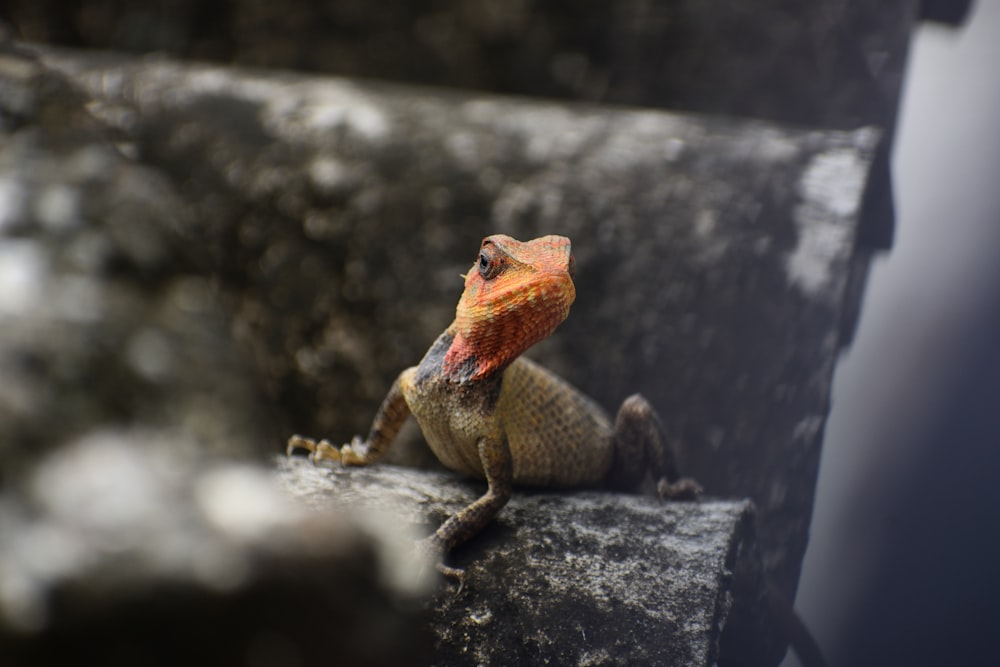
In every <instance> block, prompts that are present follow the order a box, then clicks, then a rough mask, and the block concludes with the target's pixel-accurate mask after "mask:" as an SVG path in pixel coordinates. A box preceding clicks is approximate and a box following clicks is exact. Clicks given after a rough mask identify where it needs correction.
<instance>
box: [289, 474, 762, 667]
mask: <svg viewBox="0 0 1000 667" xmlns="http://www.w3.org/2000/svg"><path fill="white" fill-rule="evenodd" d="M278 469H279V479H280V480H281V482H282V483H283V484H284V486H285V488H286V490H287V491H288V492H289V493H290V494H292V495H293V496H294V497H296V498H299V499H301V500H302V501H303V502H304V504H307V505H310V506H312V507H314V508H323V507H339V508H341V511H343V509H342V508H343V506H344V505H347V506H349V507H351V508H353V510H354V511H357V512H366V513H377V514H380V515H383V516H392V517H397V518H402V519H404V520H405V521H406V522H407V523H409V524H412V525H416V526H421V527H424V526H430V527H431V528H432V527H433V526H434V525H436V524H437V523H439V522H440V520H441V519H442V518H443V517H444V516H446V515H448V514H451V513H453V512H455V511H457V510H459V509H461V508H462V507H464V506H465V505H467V504H468V503H469V502H471V501H472V500H474V499H475V498H476V497H478V496H479V495H481V494H482V492H483V491H484V490H485V485H484V484H483V483H481V482H473V481H469V480H464V479H462V478H460V477H458V476H456V475H453V474H451V473H438V472H431V471H418V470H413V469H409V468H403V467H397V466H391V465H381V466H372V467H369V468H351V469H344V468H340V467H339V466H336V467H334V468H333V469H331V470H324V469H320V468H317V467H314V466H313V465H312V464H311V463H309V462H308V461H306V460H305V459H301V458H299V459H281V460H279V462H278ZM755 555H756V552H755V544H754V532H753V520H752V512H751V508H750V505H749V503H747V502H746V501H709V502H702V503H663V502H661V501H659V500H657V499H655V498H644V497H639V496H628V495H621V494H611V493H599V492H580V493H566V492H560V493H555V492H545V491H538V490H536V491H524V490H522V491H520V492H517V493H515V494H514V496H513V498H512V499H511V502H510V503H509V504H508V505H507V506H506V507H505V508H504V509H503V511H502V512H501V513H500V515H499V516H498V518H497V520H496V522H495V523H494V524H493V525H492V526H490V528H489V529H487V531H486V532H485V533H484V534H483V535H482V536H481V537H479V538H477V539H475V540H473V541H472V542H471V543H469V544H468V545H467V546H466V547H464V548H461V549H459V550H458V551H457V552H456V554H455V555H454V557H453V558H452V559H450V561H449V562H450V563H451V564H453V565H456V566H460V567H464V568H466V583H465V585H464V586H463V587H462V589H461V590H460V591H458V592H456V588H455V587H454V586H445V587H443V588H442V589H440V590H439V591H438V593H437V594H436V596H435V598H434V601H433V604H432V610H433V617H432V619H431V622H430V623H431V628H432V629H433V632H434V634H435V637H436V646H435V653H434V664H437V665H497V666H499V665H510V664H571V665H635V664H660V665H675V666H677V667H681V666H687V665H692V666H693V665H700V666H704V667H708V666H709V665H713V664H716V662H717V661H719V660H720V656H719V645H720V640H721V639H722V637H723V635H724V633H726V632H734V633H740V632H741V631H742V630H741V628H740V622H745V621H746V618H742V619H740V620H739V621H736V620H734V619H733V618H732V617H730V609H731V608H732V607H733V606H734V599H733V598H734V593H733V591H734V590H740V591H741V593H742V594H743V595H744V596H746V599H741V600H738V601H735V605H736V606H740V605H752V604H755V600H754V597H755V596H758V597H759V596H761V595H762V591H761V590H760V589H759V588H758V589H756V590H754V588H753V587H752V586H750V585H745V584H744V583H743V582H735V581H734V579H735V573H736V572H737V570H739V571H740V572H747V571H751V570H752V564H751V567H749V568H748V567H746V566H743V567H742V568H737V560H738V558H741V557H742V558H747V559H751V558H752V557H753V556H755ZM758 566H759V562H758ZM750 583H756V585H757V586H758V587H759V586H760V585H761V583H762V582H761V581H760V580H759V579H758V580H756V582H750ZM741 584H743V585H741ZM757 611H758V613H759V612H760V610H759V609H758V610H757ZM768 630H770V631H771V632H773V630H774V628H773V627H770V628H769V627H767V626H766V625H765V627H764V629H763V630H762V631H759V632H758V634H757V635H756V637H755V638H754V639H755V643H754V644H752V645H751V644H743V645H742V646H740V651H741V657H742V660H743V661H744V662H743V663H741V664H773V663H774V662H775V658H774V655H773V654H774V651H775V649H776V648H777V650H778V651H779V652H780V651H781V647H780V646H777V647H776V646H775V644H774V641H775V639H774V636H773V635H768V634H767V631H768ZM768 642H771V643H770V645H768ZM768 650H770V651H771V653H772V655H771V656H770V659H766V658H765V656H766V653H767V651H768ZM721 660H722V663H721V664H727V663H726V658H725V656H722V658H721Z"/></svg>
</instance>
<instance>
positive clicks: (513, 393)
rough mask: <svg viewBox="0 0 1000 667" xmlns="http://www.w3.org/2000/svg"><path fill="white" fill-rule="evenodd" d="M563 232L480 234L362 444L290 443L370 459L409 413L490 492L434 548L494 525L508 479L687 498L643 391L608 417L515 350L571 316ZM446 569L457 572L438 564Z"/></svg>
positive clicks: (457, 466) (430, 541)
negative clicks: (417, 356) (444, 313)
mask: <svg viewBox="0 0 1000 667" xmlns="http://www.w3.org/2000/svg"><path fill="white" fill-rule="evenodd" d="M572 275H573V255H572V253H571V252H570V242H569V239H567V238H565V237H562V236H543V237H541V238H538V239H535V240H533V241H527V242H524V243H522V242H520V241H517V240H515V239H512V238H511V237H509V236H504V235H495V236H489V237H487V238H485V239H484V240H483V243H482V246H481V248H480V251H479V257H478V259H477V261H476V263H475V264H473V266H472V268H471V269H470V270H469V272H468V274H466V277H465V291H464V292H463V294H462V298H461V299H460V300H459V302H458V307H457V308H456V312H455V321H454V322H452V323H451V325H450V326H449V327H448V328H447V329H446V330H445V331H444V333H442V334H441V335H440V336H439V337H438V339H437V340H436V341H435V342H434V344H433V345H432V346H431V348H430V350H428V351H427V354H426V355H425V356H424V358H423V360H421V362H420V364H419V365H417V366H414V367H412V368H408V369H406V370H405V371H403V372H402V373H401V374H400V375H399V377H398V378H397V379H396V382H395V383H393V385H392V388H391V389H390V390H389V394H388V395H387V396H386V397H385V400H384V401H383V402H382V406H381V407H380V408H379V411H378V414H377V415H376V416H375V420H374V422H373V423H372V427H371V430H370V431H369V433H368V437H367V439H365V440H361V439H360V438H359V437H355V438H354V440H353V441H352V442H351V443H350V444H347V445H344V446H342V447H339V448H337V447H334V446H333V445H331V444H330V443H329V442H327V441H326V440H323V441H321V442H319V443H316V442H315V441H313V440H310V439H307V438H303V437H301V436H292V437H291V438H290V439H289V441H288V451H289V452H291V451H292V450H294V449H298V448H304V449H308V450H309V451H310V452H311V453H312V454H311V455H312V457H313V460H319V459H332V460H335V461H340V463H342V464H344V465H368V464H370V463H373V462H375V461H377V460H378V459H379V457H381V456H382V454H383V453H385V451H386V449H387V448H388V447H389V445H390V444H391V443H392V441H393V439H395V437H396V434H397V433H398V432H399V429H400V427H402V425H403V422H404V421H405V420H406V418H407V416H408V415H409V414H411V413H412V414H413V416H414V417H415V418H416V420H417V423H418V424H419V425H420V429H421V430H422V431H423V434H424V438H425V439H426V440H427V444H428V445H430V448H431V450H432V451H433V452H434V454H435V455H436V456H437V457H438V459H439V460H440V461H441V463H443V464H444V465H445V466H447V467H449V468H451V469H452V470H456V471H458V472H461V473H464V474H466V475H470V476H474V477H479V478H484V477H485V479H486V482H487V485H488V489H487V491H486V494H485V495H483V496H482V497H481V498H479V499H478V500H476V501H475V502H474V503H472V504H471V505H469V506H468V507H466V508H465V509H463V510H462V511H460V512H458V513H457V514H455V515H454V516H452V517H451V518H449V519H448V520H447V521H445V522H444V524H442V525H441V527H440V528H438V530H437V531H436V532H435V533H434V534H433V535H431V536H430V537H429V538H427V540H425V541H424V542H423V545H422V548H423V549H424V550H426V551H430V552H434V553H435V554H436V555H441V554H442V553H443V552H446V551H449V550H451V549H453V548H454V547H455V546H457V545H458V544H461V543H462V542H464V541H466V540H467V539H469V538H470V537H472V536H473V535H475V534H476V533H478V532H479V531H480V530H482V528H483V527H484V526H485V525H486V524H487V523H489V521H490V520H491V519H492V518H493V517H494V516H496V514H497V512H499V511H500V509H501V508H502V507H503V506H504V505H505V504H506V503H507V500H508V499H509V498H510V494H511V488H512V486H513V485H515V484H527V485H533V486H552V487H572V486H600V485H605V486H608V487H610V488H615V489H623V490H627V489H635V488H637V487H638V486H639V484H640V483H641V482H642V481H643V478H644V477H645V476H646V475H647V474H648V473H649V472H650V471H651V472H652V477H653V480H654V481H656V482H657V488H658V490H659V492H660V494H661V495H662V496H669V497H675V498H691V497H694V496H696V495H697V493H698V491H699V489H698V486H697V484H695V483H694V482H693V481H691V480H689V479H678V477H679V475H678V472H677V465H676V459H675V456H674V454H673V451H672V449H671V448H670V447H669V446H668V443H667V441H666V439H665V438H664V437H663V434H662V429H661V428H660V425H659V421H658V420H657V418H656V414H655V413H654V411H653V409H652V408H651V407H650V405H649V403H647V402H646V400H645V399H644V398H642V397H641V396H639V395H634V396H631V397H629V398H628V399H626V400H625V402H624V403H623V404H622V407H621V408H620V409H619V411H618V417H617V419H616V421H615V423H614V425H612V423H611V420H610V419H609V418H608V416H607V415H606V414H605V413H604V411H603V410H602V409H601V408H600V407H599V406H598V405H597V404H596V403H594V402H593V401H592V400H591V399H589V398H587V397H586V396H584V395H583V394H582V393H580V392H579V391H577V390H576V389H574V388H573V387H572V386H570V385H569V384H567V383H566V382H565V381H563V380H562V379H560V378H558V377H556V376H555V375H553V374H552V373H550V372H549V371H547V370H545V369H544V368H542V367H541V366H538V365H537V364H535V363H533V362H531V361H528V360H527V359H524V358H522V357H520V355H521V353H522V352H524V351H525V350H527V349H528V348H529V347H531V346H532V345H534V344H535V343H537V342H538V341H540V340H542V339H543V338H546V337H547V336H548V335H549V334H551V333H552V331H554V330H555V328H556V327H557V326H558V325H559V324H560V323H561V322H562V321H563V320H564V319H566V316H567V315H568V314H569V307H570V305H571V304H572V303H573V300H574V299H575V298H576V289H575V287H574V286H573V280H572ZM439 569H441V570H442V571H444V572H446V573H448V574H453V575H460V571H458V570H454V569H451V568H447V567H445V566H442V565H439Z"/></svg>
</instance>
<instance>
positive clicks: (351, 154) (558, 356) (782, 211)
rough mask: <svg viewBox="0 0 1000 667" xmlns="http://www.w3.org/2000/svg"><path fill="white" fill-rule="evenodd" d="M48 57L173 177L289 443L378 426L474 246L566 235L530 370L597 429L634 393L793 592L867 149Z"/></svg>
mask: <svg viewBox="0 0 1000 667" xmlns="http://www.w3.org/2000/svg"><path fill="white" fill-rule="evenodd" d="M44 60H45V62H46V63H47V64H48V65H50V66H52V67H54V68H57V69H59V70H61V71H63V72H65V73H66V75H67V76H69V77H71V78H72V79H73V80H74V81H76V82H77V83H78V84H79V85H81V86H82V87H83V88H84V89H85V90H86V91H87V92H88V94H90V95H92V96H93V97H94V104H93V105H92V108H93V109H95V113H98V114H99V115H100V117H101V118H102V119H103V120H105V122H107V123H109V124H112V125H114V126H115V127H117V128H118V129H119V130H120V131H121V132H122V133H123V134H124V135H125V136H127V137H128V138H129V139H130V140H131V141H133V142H134V145H135V149H136V151H137V154H138V155H139V156H141V159H142V160H143V161H144V162H147V163H150V164H155V165H157V166H159V167H161V168H162V169H164V170H165V171H166V172H167V173H168V174H169V175H170V176H171V178H172V179H173V182H174V183H175V184H176V187H177V188H178V189H179V190H180V192H181V193H182V197H183V199H184V201H185V203H186V205H187V206H189V207H190V208H191V210H192V211H193V214H192V216H191V217H190V218H188V221H189V222H190V223H191V224H190V225H189V226H187V227H185V230H184V235H185V237H186V238H187V239H189V241H190V242H189V244H188V249H189V251H190V253H191V254H190V257H191V258H192V261H195V262H197V263H198V265H199V266H200V267H201V269H202V270H203V271H205V272H206V273H211V274H212V275H215V276H218V277H219V280H220V285H221V287H222V289H221V292H222V298H223V299H224V301H225V302H226V304H227V306H228V308H229V309H230V311H231V312H232V313H233V317H234V329H235V331H236V332H237V334H238V336H239V337H240V340H241V341H242V342H243V343H244V345H245V346H246V347H247V348H248V349H250V350H252V353H253V355H254V357H255V360H256V364H257V367H258V369H259V372H260V373H261V374H262V376H263V377H264V378H265V382H266V386H267V387H268V389H269V390H270V392H271V395H272V396H273V400H274V403H275V405H277V406H278V408H279V409H280V410H281V411H282V413H283V416H284V418H285V423H286V426H287V428H288V430H289V432H290V431H292V430H295V431H298V432H304V433H307V434H315V435H328V436H331V437H333V438H343V439H346V438H349V437H350V436H351V435H352V434H353V433H360V432H365V430H366V429H367V427H368V422H369V420H370V418H371V415H372V414H373V412H374V409H375V407H376V406H377V404H378V402H379V401H380V400H381V398H382V395H383V393H384V392H385V390H386V388H387V387H388V386H389V384H390V383H391V382H392V379H393V378H394V377H395V375H396V374H397V373H398V372H399V371H400V370H402V369H403V368H405V367H407V366H409V365H412V364H414V363H416V362H417V360H419V359H420V357H421V356H422V355H423V352H424V351H425V350H426V348H427V346H428V345H429V344H430V342H431V341H432V340H433V339H434V337H435V336H436V335H437V334H438V333H439V332H440V331H441V330H442V329H443V328H444V327H445V326H446V325H447V324H448V322H449V321H450V319H451V317H452V314H453V309H454V304H455V303H456V302H457V299H458V295H459V293H460V290H461V281H460V280H459V278H458V275H459V274H460V273H462V272H463V271H464V270H466V269H467V268H468V266H469V265H470V263H471V261H472V259H473V258H474V254H475V251H476V248H477V247H478V244H479V240H480V239H481V237H482V236H484V235H486V234H488V233H492V232H505V233H509V234H511V235H513V236H515V237H518V238H530V237H534V236H537V235H539V234H542V233H560V234H565V235H567V236H569V237H570V238H571V239H573V244H574V251H575V254H576V259H577V292H578V298H577V302H576V304H575V305H574V307H573V312H572V314H571V315H570V318H569V320H568V321H567V322H566V323H565V324H564V325H563V326H562V327H561V328H560V330H559V331H557V332H556V334H555V336H554V337H553V338H552V339H550V340H549V341H546V342H544V343H542V344H541V345H539V346H538V347H537V348H536V349H534V350H533V351H532V352H531V353H530V355H531V356H535V357H536V358H538V359H540V360H541V361H543V363H545V364H546V365H548V366H550V367H552V368H553V369H554V370H556V371H557V372H559V373H561V374H562V375H564V376H565V377H567V378H568V379H569V380H571V381H572V382H573V383H575V384H576V385H577V386H579V387H581V388H582V389H583V390H584V391H586V392H587V393H589V394H591V395H593V396H594V397H595V398H596V399H597V400H598V401H599V402H600V403H602V404H603V405H605V406H606V407H607V408H608V409H609V410H614V409H616V408H617V404H618V403H619V402H620V401H621V400H622V399H623V398H624V397H625V396H627V395H628V394H630V393H633V392H635V391H641V392H642V393H643V394H645V395H646V396H647V398H649V399H650V400H651V402H652V403H653V405H654V406H655V407H656V408H657V409H658V410H659V411H660V413H661V414H662V416H663V417H664V418H665V420H666V421H667V423H668V424H670V425H671V428H672V430H673V432H674V433H675V435H676V436H677V438H678V439H680V440H681V441H682V442H683V448H682V449H683V455H684V459H685V461H686V472H687V473H689V474H691V475H693V476H694V477H696V478H698V479H699V480H700V481H701V482H702V484H703V485H704V486H705V487H706V488H707V490H708V491H709V493H711V494H713V495H717V496H722V497H734V498H744V497H749V498H752V499H753V500H754V502H755V504H756V505H757V507H758V509H759V522H760V544H761V549H762V554H763V559H764V563H765V565H766V567H767V570H768V572H769V573H770V574H771V575H772V576H773V577H774V578H775V579H776V581H777V582H778V584H779V585H780V587H781V588H782V589H783V590H784V591H785V593H786V594H788V595H789V596H792V595H793V594H794V590H795V586H796V582H797V580H798V569H799V564H800V562H801V558H802V554H803V552H804V550H805V545H806V539H807V535H808V525H809V520H810V517H811V511H812V498H813V492H814V485H815V479H816V470H817V465H818V461H819V446H820V442H821V439H822V432H823V425H824V422H825V418H826V414H827V411H828V403H829V389H830V382H831V376H832V371H833V366H834V363H835V361H836V357H837V354H838V350H839V348H840V340H841V338H840V337H841V325H842V324H843V323H844V322H845V321H850V320H851V319H852V318H853V316H854V313H856V312H857V309H858V306H859V294H860V288H859V286H862V285H863V284H864V275H865V272H866V268H867V261H868V260H867V255H864V254H861V255H858V254H856V253H855V247H856V243H857V241H858V229H859V217H860V206H861V202H862V194H863V192H864V189H865V184H866V178H867V175H868V170H869V166H870V165H871V162H872V159H873V155H874V151H875V147H876V144H877V142H878V140H879V132H877V131H876V130H873V129H870V128H862V129H858V130H853V131H817V130H808V129H790V128H784V127H780V126H775V125H771V124H766V123H761V122H750V121H734V120H724V119H721V118H706V117H697V116H685V115H679V114H670V113H663V112H654V111H635V110H621V109H609V108H595V107H586V106H570V105H563V104H553V103H546V102H529V101H524V100H512V99H503V98H496V97H488V96H477V95H457V94H453V93H447V92H441V91H429V90H423V89H414V88H402V87H396V86H390V85H386V84H377V83H365V82H359V81H349V80H342V79H329V78H313V77H304V76H300V75H293V74H287V73H276V72H271V73H262V72H241V71H237V70H232V69H224V68H218V67H210V66H202V65H181V64H177V63H171V62H165V61H162V60H134V59H129V58H125V57H121V56H114V55H107V56H94V55H90V54H83V53H57V52H54V51H51V50H47V51H45V55H44Z"/></svg>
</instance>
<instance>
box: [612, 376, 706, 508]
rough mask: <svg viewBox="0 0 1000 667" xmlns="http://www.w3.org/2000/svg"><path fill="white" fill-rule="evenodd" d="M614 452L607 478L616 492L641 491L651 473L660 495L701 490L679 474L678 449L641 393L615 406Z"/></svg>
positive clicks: (689, 496)
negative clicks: (616, 408)
mask: <svg viewBox="0 0 1000 667" xmlns="http://www.w3.org/2000/svg"><path fill="white" fill-rule="evenodd" d="M614 452H615V453H614V460H613V462H612V465H611V470H610V472H609V473H608V478H607V479H608V486H609V487H610V488H612V489H614V490H616V491H632V492H635V491H639V490H641V489H642V487H643V484H644V483H645V482H646V479H647V476H648V475H649V474H650V473H651V474H652V481H653V483H654V484H656V492H657V493H658V494H659V495H660V497H662V498H671V499H675V500H682V499H694V498H697V497H698V495H699V494H700V493H701V487H700V486H698V483H697V482H695V481H694V480H693V479H690V478H687V477H683V478H682V477H681V475H680V468H679V465H678V461H677V452H676V450H675V448H674V446H673V444H672V443H671V441H670V440H669V439H668V438H667V435H666V433H665V432H664V429H663V424H662V422H661V421H660V418H659V416H658V415H657V414H656V411H655V410H654V409H653V406H652V405H650V404H649V401H647V400H646V399H645V398H644V397H643V396H642V395H640V394H633V395H631V396H629V397H628V398H626V399H625V400H624V401H623V402H622V405H621V408H619V409H618V416H617V418H616V419H615V431H614Z"/></svg>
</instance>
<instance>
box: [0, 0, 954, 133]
mask: <svg viewBox="0 0 1000 667" xmlns="http://www.w3.org/2000/svg"><path fill="white" fill-rule="evenodd" d="M8 4H9V5H10V9H9V10H8V13H7V16H8V17H9V19H10V20H13V21H14V22H15V23H16V24H17V25H18V26H19V27H20V28H21V30H22V32H23V34H24V36H25V38H26V39H31V40H37V41H51V42H53V43H57V44H62V45H66V46H76V47H90V48H101V49H115V50H120V51H133V52H146V53H148V52H165V53H170V54H172V55H174V56H177V57H181V58H193V59H206V58H207V59H215V60H222V61H226V62H231V63H239V64H242V65H244V66H247V65H250V66H266V67H282V68H291V69H298V70H310V71H317V72H327V73H332V74H339V75H344V76H354V77H358V76H361V77H377V78H381V79H389V80H396V81H408V82H412V83H423V84H433V85H438V86H449V87H462V88H474V89H480V90H487V91H492V92H494V93H508V94H519V95H533V96H539V97H560V98H569V99H577V100H591V101H600V102H614V103H620V104H631V105H643V106H656V107H666V108H671V109H687V110H694V111H699V112H709V113H721V114H728V115H738V116H754V117H758V118H765V119H769V120H775V121H780V122H790V123H795V124H802V125H811V126H824V127H840V128H854V127H856V126H858V125H865V124H877V125H880V126H882V127H887V128H891V127H892V125H893V124H894V118H895V114H896V107H897V102H898V99H899V93H900V86H901V83H902V77H903V72H904V70H905V63H906V55H907V47H908V43H909V36H910V33H911V31H912V29H913V25H914V23H915V21H916V16H917V14H918V11H919V7H920V5H922V4H928V3H926V2H920V0H882V1H881V2H869V1H867V0H758V1H757V2H753V3H746V2H742V1H741V0H653V1H650V0H618V1H617V2H580V1H579V0H569V1H567V0H562V1H560V2H553V1H551V0H549V1H546V2H542V1H540V0H518V1H516V2H496V1H495V0H433V1H430V0H417V1H412V0H411V1H408V2H379V3H370V2H359V1H358V0H332V1H331V0H323V1H319V0H294V1H292V2H283V3H281V4H280V5H272V4H267V3H259V2H254V1H253V0H230V1H229V2H225V3H205V2H198V1H197V0H170V2H161V3H157V4H155V5H151V4H150V3H148V2H144V1H143V0H90V1H89V2H87V3H86V7H85V8H83V7H75V6H73V5H62V4H60V3H55V2H51V1H47V2H46V1H40V0H10V1H9V3H8ZM950 4H951V5H963V4H966V3H965V2H964V1H962V2H959V1H954V2H951V3H950Z"/></svg>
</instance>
